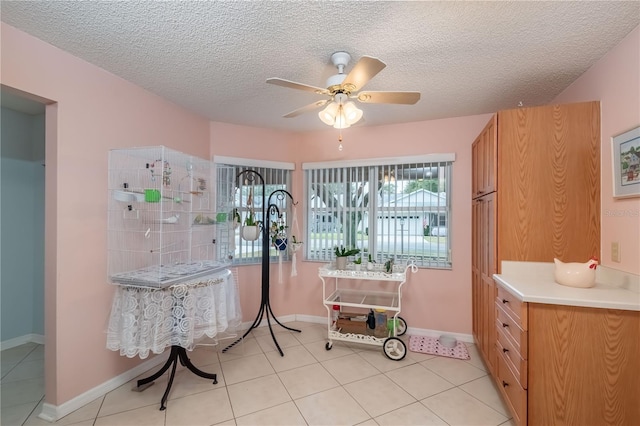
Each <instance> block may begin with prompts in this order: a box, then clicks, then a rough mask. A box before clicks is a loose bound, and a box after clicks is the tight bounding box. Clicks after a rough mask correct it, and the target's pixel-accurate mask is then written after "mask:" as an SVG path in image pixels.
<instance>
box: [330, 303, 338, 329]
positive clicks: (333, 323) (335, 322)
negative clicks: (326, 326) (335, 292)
mask: <svg viewBox="0 0 640 426" xmlns="http://www.w3.org/2000/svg"><path fill="white" fill-rule="evenodd" d="M339 316H340V305H333V309H332V310H331V328H332V329H333V330H336V329H337V328H338V317H339Z"/></svg>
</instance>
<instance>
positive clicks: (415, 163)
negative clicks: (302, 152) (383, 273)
mask: <svg viewBox="0 0 640 426" xmlns="http://www.w3.org/2000/svg"><path fill="white" fill-rule="evenodd" d="M454 159H455V156H454V155H453V154H437V155H428V156H420V157H403V158H396V159H372V160H370V161H366V160H365V161H358V162H354V161H346V162H333V163H305V164H303V169H304V174H305V198H306V218H307V221H306V222H307V223H306V239H305V242H306V244H305V250H306V259H307V260H317V261H323V262H329V261H331V260H333V258H334V254H333V248H334V247H335V246H336V245H344V246H346V247H357V248H359V249H361V251H362V253H361V254H362V255H363V258H365V259H366V258H367V257H368V256H369V255H371V257H372V259H374V260H375V261H376V262H384V261H386V260H388V259H389V258H394V259H395V260H396V261H397V262H404V261H406V260H407V259H408V258H412V259H414V260H415V262H416V265H418V266H421V267H430V268H444V269H450V268H451V250H450V248H451V239H450V236H451V220H450V219H451V170H452V165H453V161H454Z"/></svg>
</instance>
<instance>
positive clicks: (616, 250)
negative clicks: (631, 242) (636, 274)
mask: <svg viewBox="0 0 640 426" xmlns="http://www.w3.org/2000/svg"><path fill="white" fill-rule="evenodd" d="M611 261H612V262H618V263H619V262H620V243H618V242H617V241H614V242H612V243H611Z"/></svg>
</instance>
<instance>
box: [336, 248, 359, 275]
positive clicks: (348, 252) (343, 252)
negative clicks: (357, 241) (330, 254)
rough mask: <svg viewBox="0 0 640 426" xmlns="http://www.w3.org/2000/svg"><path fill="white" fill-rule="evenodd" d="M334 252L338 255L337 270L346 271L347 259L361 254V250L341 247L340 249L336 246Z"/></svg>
mask: <svg viewBox="0 0 640 426" xmlns="http://www.w3.org/2000/svg"><path fill="white" fill-rule="evenodd" d="M334 252H335V254H336V269H339V270H344V269H347V258H348V257H349V256H353V255H356V254H358V253H360V249H359V248H352V249H348V248H346V247H344V246H340V247H338V246H336V247H335V249H334Z"/></svg>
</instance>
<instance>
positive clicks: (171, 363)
mask: <svg viewBox="0 0 640 426" xmlns="http://www.w3.org/2000/svg"><path fill="white" fill-rule="evenodd" d="M178 361H180V364H182V365H184V366H185V367H187V369H188V370H189V371H191V372H192V373H194V374H195V375H197V376H200V377H203V378H205V379H213V384H214V385H215V384H217V383H218V376H217V375H216V374H215V373H206V372H204V371H202V370H200V369H198V368H197V367H196V366H195V365H193V363H192V362H191V360H189V357H188V356H187V350H186V349H185V348H183V347H181V346H175V345H174V346H171V353H170V354H169V359H167V362H166V363H165V364H164V365H163V366H162V368H160V370H158V371H157V372H156V373H154V374H152V375H151V376H149V377H147V378H145V379H140V380H138V382H137V390H140V391H142V390H144V389H146V387H148V386H146V387H145V385H147V384H149V385H151V384H153V381H154V380H156V379H157V378H159V377H160V376H162V375H163V374H164V372H165V371H167V370H168V369H169V367H171V374H170V375H169V382H168V383H167V388H166V389H165V391H164V394H163V395H162V400H161V401H160V411H162V410H165V409H166V408H167V406H166V402H167V398H168V397H169V391H170V390H171V385H173V378H174V377H175V374H176V367H177V366H178Z"/></svg>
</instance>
